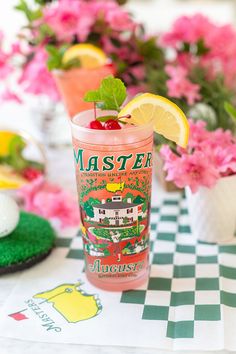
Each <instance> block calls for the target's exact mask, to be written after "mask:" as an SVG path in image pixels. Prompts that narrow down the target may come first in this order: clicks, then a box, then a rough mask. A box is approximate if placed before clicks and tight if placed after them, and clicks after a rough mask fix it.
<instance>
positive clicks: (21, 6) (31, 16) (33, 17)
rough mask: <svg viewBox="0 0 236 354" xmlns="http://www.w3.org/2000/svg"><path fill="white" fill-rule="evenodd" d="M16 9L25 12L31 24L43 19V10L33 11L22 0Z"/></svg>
mask: <svg viewBox="0 0 236 354" xmlns="http://www.w3.org/2000/svg"><path fill="white" fill-rule="evenodd" d="M15 9H16V10H18V11H21V12H23V13H24V15H25V16H26V18H27V20H28V21H29V22H33V21H35V20H38V19H39V18H41V17H42V11H41V8H37V9H35V10H31V8H30V7H29V5H28V4H27V2H26V0H20V1H19V4H18V5H16V6H15Z"/></svg>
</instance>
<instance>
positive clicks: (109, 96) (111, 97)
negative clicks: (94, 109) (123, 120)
mask: <svg viewBox="0 0 236 354" xmlns="http://www.w3.org/2000/svg"><path fill="white" fill-rule="evenodd" d="M100 94H101V97H102V100H103V102H104V104H105V109H110V110H116V111H118V112H119V111H120V106H121V105H122V103H123V102H124V100H125V99H126V87H125V85H124V83H123V82H122V81H121V80H120V79H115V78H114V77H112V76H108V77H107V78H105V79H103V80H102V83H101V86H100Z"/></svg>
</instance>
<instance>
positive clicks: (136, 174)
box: [71, 110, 153, 290]
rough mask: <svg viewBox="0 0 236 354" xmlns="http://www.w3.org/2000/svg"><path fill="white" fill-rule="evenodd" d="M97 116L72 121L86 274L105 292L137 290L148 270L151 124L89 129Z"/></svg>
mask: <svg viewBox="0 0 236 354" xmlns="http://www.w3.org/2000/svg"><path fill="white" fill-rule="evenodd" d="M108 114H109V112H107V111H106V112H103V111H100V112H99V115H100V116H102V115H104V116H105V115H108ZM93 119H94V111H93V110H89V111H85V112H82V113H80V114H78V115H77V116H75V118H74V119H73V120H72V122H71V125H72V135H73V149H74V159H75V166H76V178H77V187H78V196H79V203H80V213H81V222H82V227H81V228H82V234H83V245H84V255H85V262H86V275H87V278H88V279H89V281H90V282H91V283H93V284H94V285H96V286H98V287H100V288H103V289H106V290H128V289H133V288H135V287H137V286H140V285H141V284H142V283H143V282H144V281H145V280H146V279H147V276H148V269H149V262H148V258H149V222H150V197H151V180H152V148H153V128H152V122H150V123H148V124H147V125H142V126H124V127H122V129H120V130H93V129H89V128H86V127H87V126H88V124H89V122H90V121H92V120H93Z"/></svg>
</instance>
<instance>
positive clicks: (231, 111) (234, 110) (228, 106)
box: [224, 102, 236, 122]
mask: <svg viewBox="0 0 236 354" xmlns="http://www.w3.org/2000/svg"><path fill="white" fill-rule="evenodd" d="M224 108H225V110H226V112H227V113H228V115H229V116H230V117H231V118H232V119H233V120H234V121H235V122H236V108H234V107H233V106H232V104H231V103H229V102H225V103H224Z"/></svg>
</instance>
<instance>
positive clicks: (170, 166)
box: [160, 121, 236, 192]
mask: <svg viewBox="0 0 236 354" xmlns="http://www.w3.org/2000/svg"><path fill="white" fill-rule="evenodd" d="M205 126H206V124H205V122H201V121H198V122H197V123H193V122H192V121H190V138H189V144H188V147H187V149H180V148H177V152H176V153H175V152H173V151H172V150H171V149H170V147H169V146H167V145H165V146H163V147H162V149H161V151H160V153H161V156H162V157H163V159H164V169H165V170H166V171H167V178H166V179H167V180H168V181H174V183H175V184H176V185H177V186H178V187H180V188H183V187H186V186H189V187H190V188H191V190H192V192H196V191H197V189H198V188H199V187H201V186H204V187H208V188H211V187H213V186H214V185H215V183H216V182H217V180H218V179H219V178H220V177H224V176H229V175H232V174H236V139H235V138H234V137H233V136H232V133H231V132H230V131H223V130H222V129H218V130H216V131H214V132H209V131H207V130H206V128H205Z"/></svg>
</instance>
